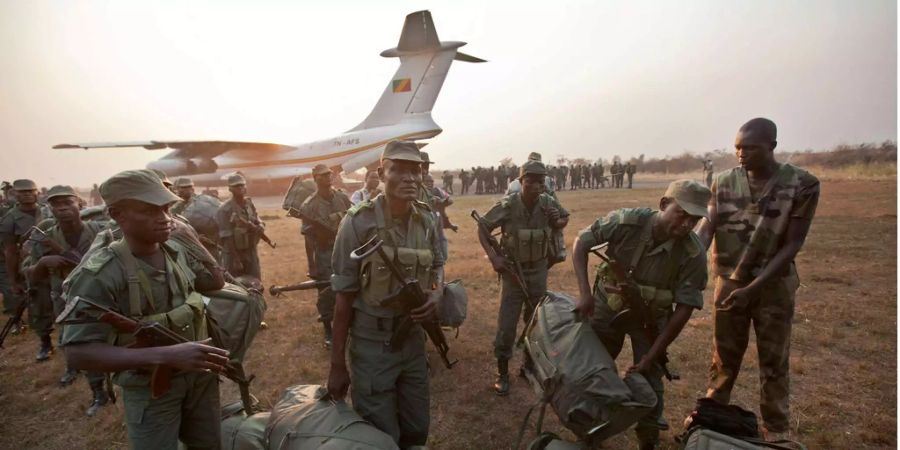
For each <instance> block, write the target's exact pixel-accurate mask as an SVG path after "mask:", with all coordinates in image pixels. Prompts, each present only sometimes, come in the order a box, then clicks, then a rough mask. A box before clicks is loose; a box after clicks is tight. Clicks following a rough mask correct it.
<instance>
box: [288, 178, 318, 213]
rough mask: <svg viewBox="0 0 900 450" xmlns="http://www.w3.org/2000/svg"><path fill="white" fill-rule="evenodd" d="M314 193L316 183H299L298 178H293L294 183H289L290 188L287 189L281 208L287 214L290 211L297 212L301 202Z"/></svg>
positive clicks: (306, 181) (307, 181)
mask: <svg viewBox="0 0 900 450" xmlns="http://www.w3.org/2000/svg"><path fill="white" fill-rule="evenodd" d="M315 192H316V183H315V182H314V181H313V180H309V179H307V180H302V181H301V180H300V178H294V181H292V182H291V187H289V188H288V191H287V193H286V194H285V195H284V200H283V201H282V202H281V208H282V209H284V210H285V211H288V212H290V211H291V210H292V209H294V210H299V209H300V206H302V205H303V202H304V201H306V199H307V198H308V197H309V196H310V195H312V194H313V193H315Z"/></svg>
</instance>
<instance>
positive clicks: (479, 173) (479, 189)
mask: <svg viewBox="0 0 900 450" xmlns="http://www.w3.org/2000/svg"><path fill="white" fill-rule="evenodd" d="M472 173H474V174H475V195H481V194H484V168H483V167H481V166H478V167H473V168H472Z"/></svg>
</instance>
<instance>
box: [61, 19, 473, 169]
mask: <svg viewBox="0 0 900 450" xmlns="http://www.w3.org/2000/svg"><path fill="white" fill-rule="evenodd" d="M463 45H466V43H465V42H456V41H443V42H442V41H440V40H439V39H438V36H437V32H436V31H435V29H434V22H433V21H432V19H431V13H430V12H429V11H418V12H414V13H412V14H409V15H408V16H406V22H405V23H404V24H403V31H402V32H401V34H400V42H399V43H398V44H397V47H395V48H392V49H389V50H385V51H383V52H381V56H383V57H385V58H395V57H396V58H400V67H399V68H398V69H397V72H396V73H395V74H394V76H393V77H392V78H391V80H390V82H389V83H388V85H387V87H386V88H385V90H384V92H383V93H382V94H381V98H380V99H379V100H378V103H377V104H376V105H375V108H374V109H373V110H372V112H371V113H369V115H368V117H366V118H365V120H363V121H362V123H360V124H359V125H357V126H355V127H353V128H352V129H350V130H349V131H347V132H345V133H343V134H341V135H338V136H335V137H333V138H329V139H323V140H320V141H315V142H311V143H308V144H300V145H281V144H274V143H265V142H234V141H138V142H106V143H82V144H59V145H55V146H54V147H53V148H55V149H71V148H82V149H89V148H121V147H143V148H145V149H147V150H162V149H172V151H171V152H170V153H168V154H167V155H166V156H164V157H162V158H161V159H158V160H156V161H153V162H150V163H149V164H147V168H149V169H160V170H162V171H164V172H165V173H166V174H167V175H168V176H169V177H181V176H187V177H189V178H192V179H193V180H194V182H195V183H197V184H200V185H206V186H217V185H222V184H224V179H225V178H226V177H227V175H229V174H231V173H234V172H241V173H242V174H244V175H245V176H247V177H248V178H249V179H250V180H255V181H268V182H273V181H276V180H284V179H290V178H293V177H296V176H303V175H308V174H309V173H310V172H311V171H312V167H313V166H315V165H317V164H325V165H327V166H328V167H330V168H331V169H332V171H334V172H335V173H336V174H339V173H341V172H344V173H350V172H354V171H356V170H357V169H360V168H363V167H369V166H372V165H373V164H374V163H376V162H377V161H378V159H379V157H380V155H381V151H382V150H383V149H384V146H385V145H386V144H387V143H388V142H390V141H392V140H414V141H418V140H421V139H428V138H432V137H435V136H437V135H438V134H439V133H440V132H441V131H442V130H441V128H440V127H439V126H438V125H437V124H436V123H435V122H434V120H432V118H431V108H432V107H433V106H434V102H435V100H436V99H437V96H438V93H440V90H441V86H442V85H443V84H444V79H445V78H446V76H447V72H448V71H449V69H450V64H451V63H452V62H453V61H454V60H458V61H465V62H475V63H478V62H484V60H482V59H480V58H476V57H474V56H470V55H467V54H465V53H462V52H460V51H458V49H459V48H460V47H462V46H463ZM420 145H425V144H424V143H421V144H420Z"/></svg>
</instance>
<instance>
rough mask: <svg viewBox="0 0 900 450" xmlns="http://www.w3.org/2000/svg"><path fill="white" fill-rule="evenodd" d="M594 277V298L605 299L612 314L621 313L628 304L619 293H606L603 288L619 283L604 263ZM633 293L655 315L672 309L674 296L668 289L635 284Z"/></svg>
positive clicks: (598, 266)
mask: <svg viewBox="0 0 900 450" xmlns="http://www.w3.org/2000/svg"><path fill="white" fill-rule="evenodd" d="M596 273H597V274H596V276H595V277H594V296H595V297H597V298H600V299H606V305H607V306H609V309H611V310H612V311H614V312H619V311H622V309H623V308H625V307H626V306H627V305H628V302H627V301H626V300H625V298H624V297H623V296H622V294H619V293H610V292H607V290H606V289H605V286H618V285H619V284H620V281H619V280H618V279H617V278H616V276H615V275H614V274H613V271H612V268H611V267H610V266H609V264H608V263H606V262H605V261H604V262H602V263H600V264H598V265H597V272H596ZM635 288H636V289H635V293H636V294H637V295H639V296H640V298H641V300H642V301H643V302H644V304H646V305H649V306H651V307H652V308H653V311H654V312H656V313H659V312H666V311H670V310H671V309H672V301H673V300H674V298H675V296H674V294H673V293H672V291H671V290H669V289H662V288H658V287H655V286H649V285H645V284H637V283H635Z"/></svg>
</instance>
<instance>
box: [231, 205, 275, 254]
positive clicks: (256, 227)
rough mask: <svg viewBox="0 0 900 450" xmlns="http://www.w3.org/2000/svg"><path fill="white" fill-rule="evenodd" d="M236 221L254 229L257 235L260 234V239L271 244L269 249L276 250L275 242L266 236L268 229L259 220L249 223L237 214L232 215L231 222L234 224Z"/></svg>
mask: <svg viewBox="0 0 900 450" xmlns="http://www.w3.org/2000/svg"><path fill="white" fill-rule="evenodd" d="M235 221H237V222H240V223H242V224H243V225H244V226H248V227H251V228H253V229H254V230H255V231H256V232H257V233H259V238H260V239H262V240H263V242H265V243H266V244H269V247H272V248H275V245H276V244H275V241H273V240H272V239H270V238H269V236H267V235H266V228H265V227H264V226H263V225H262V223H260V222H259V221H258V220H255V221H249V220H247V219H245V218H243V217H241V216H240V215H238V214H237V213H232V214H231V222H232V223H234V222H235Z"/></svg>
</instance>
